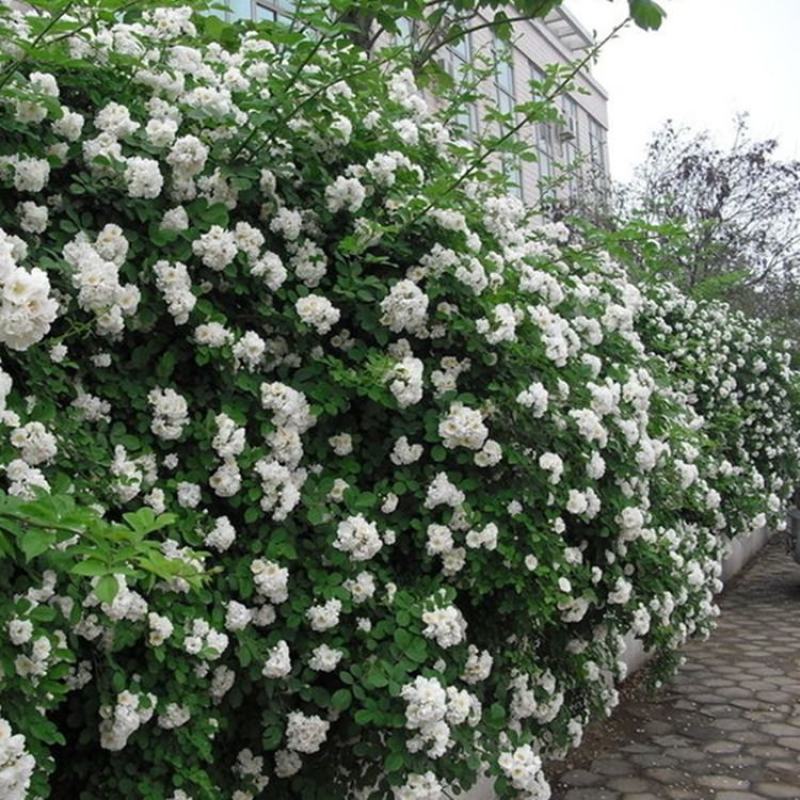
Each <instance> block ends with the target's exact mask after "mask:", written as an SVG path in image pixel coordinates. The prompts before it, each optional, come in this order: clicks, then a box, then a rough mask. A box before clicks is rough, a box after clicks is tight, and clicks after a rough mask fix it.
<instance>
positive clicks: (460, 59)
mask: <svg viewBox="0 0 800 800" xmlns="http://www.w3.org/2000/svg"><path fill="white" fill-rule="evenodd" d="M441 64H442V68H443V69H444V71H445V72H446V73H447V74H448V75H449V76H450V77H451V78H452V79H453V83H454V84H455V86H456V91H457V92H463V91H464V90H465V89H468V88H469V86H468V82H469V78H470V76H471V73H472V70H471V65H472V35H471V34H469V33H468V34H467V35H466V36H463V37H462V38H460V39H458V40H456V41H454V42H452V43H451V44H449V45H447V47H445V48H444V55H443V58H442V61H441ZM453 124H454V125H456V126H457V128H458V133H459V134H460V135H461V136H463V137H464V138H465V139H468V140H470V141H472V140H474V139H475V137H476V136H477V134H478V107H477V106H476V104H475V102H474V101H472V102H469V103H462V104H461V105H460V107H459V110H458V113H456V114H455V115H454V116H453Z"/></svg>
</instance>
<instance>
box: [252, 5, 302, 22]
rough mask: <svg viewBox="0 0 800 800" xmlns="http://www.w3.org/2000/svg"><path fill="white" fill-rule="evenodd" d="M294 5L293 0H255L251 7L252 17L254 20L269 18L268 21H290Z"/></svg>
mask: <svg viewBox="0 0 800 800" xmlns="http://www.w3.org/2000/svg"><path fill="white" fill-rule="evenodd" d="M295 7H296V4H295V2H294V0H255V2H253V7H252V18H253V19H254V20H255V21H256V22H260V21H262V20H269V21H270V22H286V23H291V21H292V16H293V14H294V12H295Z"/></svg>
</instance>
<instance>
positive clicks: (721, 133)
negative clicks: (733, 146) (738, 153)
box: [565, 0, 800, 180]
mask: <svg viewBox="0 0 800 800" xmlns="http://www.w3.org/2000/svg"><path fill="white" fill-rule="evenodd" d="M659 2H660V4H661V6H662V7H663V8H665V9H666V11H667V18H666V19H665V20H664V23H663V25H662V26H661V29H660V30H658V31H641V30H639V29H638V28H636V27H634V26H633V25H632V24H630V25H629V27H628V28H626V29H623V31H622V32H621V33H620V34H619V35H618V38H617V39H615V40H613V41H611V42H609V43H608V44H606V46H605V48H604V50H603V52H602V53H601V55H600V58H599V62H598V63H597V64H596V65H595V67H594V68H593V73H594V75H595V76H596V77H597V79H598V80H599V81H600V82H601V83H602V84H603V86H604V87H605V88H606V90H607V91H608V94H609V124H610V129H609V137H608V138H609V151H610V161H611V172H612V174H613V176H614V177H615V178H617V179H618V180H626V179H628V178H629V177H630V175H631V172H632V170H633V167H634V166H635V165H636V164H637V163H638V162H640V161H641V160H642V159H643V157H644V152H645V145H646V143H647V141H648V140H649V138H650V133H651V132H652V131H653V130H655V129H656V128H657V127H659V126H660V125H661V123H662V122H663V121H664V120H666V119H667V118H672V119H674V120H675V121H676V122H679V123H684V124H687V125H690V126H691V127H693V128H697V129H700V130H705V129H707V130H710V131H711V132H712V133H713V134H714V136H715V138H716V140H717V141H718V142H719V143H720V144H721V145H724V144H727V143H728V142H729V141H730V139H731V135H732V131H733V122H732V120H733V117H734V115H735V114H736V113H737V112H743V111H746V112H749V113H750V128H751V131H752V134H753V136H755V137H757V138H767V137H771V138H776V139H777V140H778V141H779V142H780V151H779V152H780V154H781V156H782V157H784V158H800V41H798V38H799V37H800V0H659ZM565 5H566V7H567V8H568V9H569V10H570V11H572V12H573V14H574V15H575V16H576V17H577V19H578V20H579V21H580V22H581V24H582V25H583V26H584V27H585V28H587V29H588V30H589V31H590V32H592V31H595V32H596V33H597V36H598V38H599V39H602V38H603V37H604V36H605V35H607V34H608V33H609V32H610V31H611V30H612V29H613V27H614V25H615V24H617V23H618V22H620V21H621V20H622V19H624V18H625V15H626V14H627V10H628V4H627V2H626V0H613V2H610V1H609V0H567V2H566V3H565Z"/></svg>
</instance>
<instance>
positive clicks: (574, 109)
mask: <svg viewBox="0 0 800 800" xmlns="http://www.w3.org/2000/svg"><path fill="white" fill-rule="evenodd" d="M561 114H562V118H563V122H562V125H561V129H560V130H559V138H560V139H561V161H562V165H563V167H564V170H565V171H566V173H567V176H566V177H567V181H566V185H567V191H568V192H569V199H570V200H575V199H577V196H578V184H579V177H580V176H579V174H578V170H579V169H580V163H579V158H578V154H579V152H580V151H579V147H578V145H579V142H580V138H579V137H580V130H579V127H578V104H577V103H576V102H575V100H574V99H573V98H572V97H570V96H569V95H566V94H565V95H562V98H561Z"/></svg>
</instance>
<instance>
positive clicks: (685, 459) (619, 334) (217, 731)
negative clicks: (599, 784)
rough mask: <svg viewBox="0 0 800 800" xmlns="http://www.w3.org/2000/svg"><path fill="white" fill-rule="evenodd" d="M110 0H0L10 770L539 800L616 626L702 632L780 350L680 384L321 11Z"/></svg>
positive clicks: (30, 783) (679, 335) (306, 790)
mask: <svg viewBox="0 0 800 800" xmlns="http://www.w3.org/2000/svg"><path fill="white" fill-rule="evenodd" d="M116 5H117V4H114V3H104V4H99V5H98V6H96V7H94V8H92V9H91V24H87V22H86V20H85V19H82V18H80V17H77V18H76V19H71V18H69V17H68V16H64V17H62V18H60V19H57V20H52V19H51V20H49V21H48V20H47V19H41V18H40V19H27V20H26V19H25V18H24V17H23V16H22V15H21V14H20V13H18V12H11V11H8V10H7V9H4V10H3V11H2V15H3V16H2V17H0V20H2V34H3V50H4V52H5V53H6V57H5V62H4V63H5V68H4V70H3V72H2V73H0V91H1V92H2V101H3V102H2V117H1V119H2V122H1V123H0V124H2V129H3V131H4V137H3V140H2V143H0V180H2V182H3V188H4V193H3V200H2V209H0V229H2V235H1V236H0V284H2V298H3V299H2V306H0V341H2V344H3V347H4V349H3V351H2V369H3V372H2V374H1V377H0V397H1V398H2V403H0V409H1V410H2V428H0V432H2V439H1V440H0V464H2V465H3V468H4V469H3V472H4V476H3V481H4V490H5V491H4V494H3V495H0V497H2V498H3V503H4V504H5V505H0V525H2V527H3V529H4V530H5V531H6V533H7V538H6V539H4V540H3V545H4V549H3V552H4V558H3V560H2V561H0V570H2V575H3V580H4V585H7V586H9V587H12V592H11V593H7V594H6V596H5V597H4V598H3V599H2V601H0V625H1V626H2V629H3V630H4V631H5V632H6V636H4V637H3V638H2V639H0V663H2V667H3V669H2V678H0V708H2V718H3V722H2V723H0V725H1V726H2V727H0V732H2V736H0V748H1V749H0V764H2V765H3V769H2V770H1V771H0V776H2V777H0V780H2V781H5V784H4V785H3V789H4V790H5V794H4V796H8V797H12V798H23V797H26V796H30V797H44V796H47V795H48V793H49V792H51V791H52V795H53V796H56V797H64V796H70V797H80V798H82V799H83V800H90V799H91V800H94V799H95V798H97V800H99V798H105V797H106V796H108V794H109V793H111V792H114V793H120V792H122V793H126V794H128V795H130V796H131V797H137V798H150V799H152V800H156V799H157V800H163V798H171V800H189V799H191V800H206V798H208V799H209V800H210V799H212V798H213V799H214V800H216V799H219V800H222V798H226V799H227V798H235V800H245V798H254V797H256V796H262V795H264V794H265V787H267V785H268V787H269V788H268V789H266V792H268V793H269V796H274V797H287V798H288V797H303V798H330V797H357V796H371V797H375V798H389V797H396V798H404V799H412V798H413V799H416V800H420V799H421V798H428V799H430V800H435V798H440V797H444V796H445V791H448V790H449V789H457V788H458V787H466V786H469V785H471V784H472V783H474V782H475V780H476V778H477V776H478V775H479V773H480V772H481V771H483V770H485V771H487V772H488V773H489V774H490V775H491V777H492V778H493V779H494V785H495V789H496V791H497V793H498V795H499V796H502V797H526V798H547V797H548V796H549V788H548V786H547V782H546V779H545V776H544V774H543V771H542V759H543V758H544V757H545V756H547V755H553V754H558V753H561V752H564V751H566V750H567V749H568V748H569V747H571V746H573V745H574V744H575V743H576V742H577V741H578V740H579V739H580V736H581V732H582V730H583V728H584V726H585V724H586V723H587V721H588V720H589V718H590V717H591V716H592V715H593V714H596V713H603V712H605V711H607V710H608V709H610V708H611V707H612V706H613V705H614V703H615V701H616V692H615V688H614V685H615V680H616V679H617V678H618V677H620V675H621V674H622V671H623V668H622V665H621V664H620V661H619V656H620V654H621V649H622V636H623V634H624V633H626V632H627V631H628V630H629V629H631V628H632V629H633V630H634V631H635V632H636V633H637V635H639V636H641V637H642V638H643V640H644V641H645V643H646V645H647V646H648V647H654V648H657V649H660V650H664V651H670V650H672V649H674V648H675V647H676V646H678V645H679V644H680V643H681V642H682V641H684V640H685V639H686V637H688V636H689V635H691V634H693V633H698V632H704V631H706V630H708V628H709V626H710V625H711V624H712V622H713V617H714V615H715V614H716V607H715V605H714V601H713V595H714V592H716V591H718V590H719V588H720V587H721V584H720V582H719V574H720V560H721V555H722V552H723V549H724V536H723V534H724V532H725V531H726V530H728V529H735V530H740V529H748V528H751V527H752V526H753V525H755V524H759V523H761V522H762V521H768V519H769V518H771V517H774V514H775V512H777V510H778V506H779V505H780V503H781V501H782V499H783V498H784V497H785V496H786V494H787V493H788V491H789V490H790V488H791V483H792V481H794V480H796V475H797V464H796V460H795V457H794V456H795V453H794V450H793V449H792V448H791V446H790V444H789V443H786V451H785V452H783V450H782V451H781V452H775V451H774V450H773V449H771V448H770V446H769V444H768V443H767V442H766V438H767V437H768V436H769V435H771V432H773V431H778V430H784V431H785V430H787V429H789V427H790V425H792V424H794V423H793V422H792V420H794V419H795V417H794V415H795V414H796V412H795V408H796V407H795V406H793V405H791V404H789V403H788V402H787V401H786V397H788V394H789V392H790V391H791V387H792V385H793V383H794V381H795V376H794V375H793V374H792V373H791V372H790V371H789V370H788V368H786V366H785V363H784V360H783V356H782V355H780V354H773V353H772V351H771V350H769V348H768V347H767V346H766V343H763V342H760V341H758V339H757V336H755V335H754V334H752V333H751V334H750V335H751V340H750V341H749V342H747V341H746V340H745V339H744V338H740V339H739V340H738V341H737V344H736V347H734V346H733V343H730V345H729V352H725V351H724V350H722V349H720V348H712V350H709V349H708V347H707V346H705V349H703V350H702V352H703V353H707V354H710V353H712V352H713V353H714V358H719V359H721V361H720V362H719V363H716V365H715V366H711V365H708V364H706V361H705V358H706V356H702V357H698V356H697V354H695V361H694V362H693V363H692V364H690V365H689V366H690V367H691V369H688V371H684V372H681V365H683V364H688V363H689V362H687V361H686V358H685V354H681V353H680V352H678V350H679V348H683V349H685V350H686V352H687V353H688V352H689V349H690V348H691V347H692V346H693V345H692V343H691V342H689V341H685V340H684V339H685V335H689V330H688V329H687V328H685V327H684V328H681V327H680V326H679V325H678V324H676V323H674V322H672V323H671V322H669V320H671V319H672V317H671V316H670V315H671V314H672V315H678V316H679V315H680V314H681V313H684V314H687V315H690V312H689V310H688V309H684V310H683V311H681V310H680V309H679V308H675V307H673V306H672V305H669V304H667V305H665V306H664V307H661V305H659V302H658V298H657V297H656V296H647V295H643V294H642V292H640V290H639V289H637V288H636V286H634V284H633V283H632V282H631V281H630V280H629V279H628V278H627V276H626V274H625V272H624V270H623V269H622V268H621V267H620V266H618V265H617V264H615V263H614V262H613V261H612V260H611V259H610V258H608V257H607V256H605V255H603V254H600V255H598V254H596V253H595V252H593V251H592V250H590V249H588V248H584V247H582V246H581V245H580V243H577V244H570V242H569V239H568V232H567V231H566V229H564V228H563V227H562V226H560V225H539V224H537V223H536V221H535V219H534V218H533V217H532V215H531V214H530V213H529V212H527V211H526V210H525V209H524V208H523V207H522V206H521V205H520V204H519V203H518V201H516V200H515V199H513V198H511V197H508V196H506V195H505V194H503V192H502V187H498V185H497V181H496V180H494V179H493V178H492V176H491V174H490V173H489V172H487V171H483V170H480V169H473V170H472V172H471V173H469V174H468V175H467V176H466V177H465V170H466V169H467V167H468V166H469V164H470V161H469V159H470V150H469V149H468V148H466V147H464V145H463V143H460V142H458V141H453V140H452V137H451V135H450V133H449V132H448V128H447V127H446V125H445V124H444V123H443V121H442V119H440V118H439V117H438V116H437V114H436V113H434V112H432V111H431V110H430V109H429V108H428V105H427V104H426V102H425V100H424V99H423V97H422V96H421V95H420V93H419V92H418V91H417V89H416V87H415V85H414V81H413V79H412V77H411V75H410V73H409V72H408V71H406V70H404V69H403V68H402V66H401V65H395V64H394V62H391V61H389V60H386V61H384V62H381V61H377V62H367V61H366V59H365V58H364V57H363V56H362V55H361V54H360V53H359V52H358V51H357V50H355V49H354V48H352V47H351V46H350V45H349V44H347V40H346V39H345V38H343V37H341V36H337V35H335V34H336V33H337V28H336V26H333V27H331V28H330V29H326V28H325V27H324V25H321V26H320V27H319V28H318V29H317V30H315V31H314V32H313V35H312V34H309V33H305V32H303V31H302V30H291V31H281V30H279V29H277V28H270V27H263V26H262V27H252V26H238V27H232V26H225V25H223V24H222V23H220V22H219V21H218V20H216V19H214V18H213V17H202V16H198V17H194V18H193V17H192V14H191V11H190V10H189V9H187V8H181V7H166V6H165V7H157V8H151V9H149V10H146V11H145V12H143V13H140V12H134V11H132V10H130V9H128V10H127V11H125V13H124V14H121V13H119V12H118V9H117V8H116ZM87 14H89V11H88V10H87ZM31 43H35V46H32V44H31ZM654 297H655V299H654ZM691 313H692V314H693V313H695V312H691ZM696 313H697V314H698V315H701V316H702V314H703V313H704V312H702V311H700V310H697V311H696ZM713 313H714V314H717V315H722V317H723V319H724V323H725V326H726V327H725V330H730V331H735V330H736V329H737V326H738V325H739V322H738V320H736V319H734V318H729V317H727V316H725V313H726V312H723V311H720V310H718V309H715V310H714V311H713ZM668 324H671V325H672V329H671V330H670V329H669V328H668ZM681 324H684V322H681ZM685 324H689V317H687V319H686V322H685ZM731 335H733V333H732V334H731ZM743 349H745V350H747V353H746V354H745V353H743V352H742V350H743ZM739 355H742V356H743V357H744V358H745V361H746V364H747V365H751V366H752V369H753V370H756V360H757V358H759V357H760V358H763V359H764V363H765V364H766V367H765V369H764V370H761V371H760V372H759V373H758V374H759V376H760V378H759V380H760V381H762V382H764V383H765V384H766V385H767V386H768V387H780V389H781V392H780V393H779V392H777V391H775V392H773V391H771V390H768V391H765V392H763V393H760V394H759V395H758V398H759V404H758V405H752V404H749V401H746V402H745V400H744V399H743V400H742V403H743V404H744V405H745V406H746V409H747V410H746V411H743V412H742V413H746V414H747V415H752V420H750V421H749V422H748V423H747V424H748V426H749V430H750V431H751V432H752V434H753V435H752V436H750V435H749V434H748V435H747V436H745V435H744V434H741V442H739V438H740V434H739V433H737V432H735V431H733V429H732V428H730V427H729V426H730V425H735V424H737V423H736V422H734V421H729V415H728V414H727V412H726V411H725V409H724V408H720V407H713V406H712V405H711V404H710V403H709V401H708V398H709V397H710V396H711V395H712V394H713V386H712V383H711V381H710V379H709V380H708V381H706V380H705V379H703V380H702V381H700V380H696V385H695V386H694V387H693V386H692V385H690V384H689V382H688V381H689V380H690V379H691V376H692V375H697V374H699V373H698V372H697V370H707V371H708V372H707V373H704V374H709V375H710V374H712V373H713V374H714V375H715V376H716V377H717V378H718V379H719V380H720V381H722V382H724V380H725V377H726V376H727V370H729V369H734V370H735V369H739V368H740V367H738V366H736V361H737V359H738V357H739ZM708 357H709V358H710V357H711V356H710V355H708ZM731 363H732V364H733V366H731ZM673 367H674V369H673ZM693 370H694V371H693ZM744 374H746V373H744ZM676 378H677V379H678V380H677V382H676ZM701 384H702V385H701ZM705 384H707V385H708V389H705V388H703V387H704V385H705ZM700 390H701V391H700ZM759 392H760V390H759ZM692 395H696V397H693V396H692ZM701 400H702V401H703V403H705V405H703V404H702V403H701ZM712 412H713V413H712ZM701 415H705V416H706V418H707V419H706V420H705V422H704V419H703V417H702V416H701ZM767 419H768V420H769V422H766V421H765V420H767ZM708 420H712V423H711V425H710V426H709V424H708ZM767 426H769V430H767ZM719 437H725V441H726V443H727V444H726V448H727V449H726V450H725V452H724V453H723V454H720V453H719V452H718V450H716V449H715V447H716V446H717V445H718V439H719ZM758 437H761V438H760V439H759V438H758ZM783 446H784V444H783V442H782V444H781V445H780V448H783ZM752 448H755V449H752ZM722 458H725V459H728V461H729V464H730V468H729V467H728V466H722V464H723V461H722V460H721V459H722ZM48 493H49V494H48ZM771 495H774V497H775V498H776V501H775V502H773V501H772V499H771ZM723 498H725V502H728V501H729V502H731V503H735V504H736V506H735V508H736V513H735V514H729V513H728V510H727V509H726V508H725V507H724V506H723ZM742 498H746V502H745V499H742ZM768 498H770V499H768ZM137 509H138V510H137ZM762 514H763V515H764V519H763V520H762V519H761V518H760V515H762ZM76 533H77V536H76ZM31 537H33V538H31ZM201 578H202V580H201Z"/></svg>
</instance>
